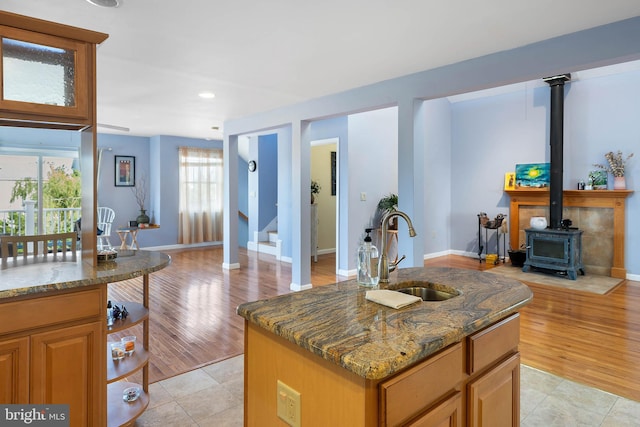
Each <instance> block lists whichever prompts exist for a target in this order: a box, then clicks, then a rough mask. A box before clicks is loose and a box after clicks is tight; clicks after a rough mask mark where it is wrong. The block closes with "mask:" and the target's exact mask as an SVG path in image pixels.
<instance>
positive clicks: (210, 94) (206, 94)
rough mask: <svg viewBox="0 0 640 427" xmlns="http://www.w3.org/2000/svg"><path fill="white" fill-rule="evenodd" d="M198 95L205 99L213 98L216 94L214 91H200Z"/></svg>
mask: <svg viewBox="0 0 640 427" xmlns="http://www.w3.org/2000/svg"><path fill="white" fill-rule="evenodd" d="M198 96H199V97H200V98H204V99H213V98H215V97H216V94H215V93H213V92H200V93H199V94H198Z"/></svg>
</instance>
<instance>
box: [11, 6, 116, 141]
mask: <svg viewBox="0 0 640 427" xmlns="http://www.w3.org/2000/svg"><path fill="white" fill-rule="evenodd" d="M106 38H107V35H106V34H102V33H97V32H93V31H87V30H82V29H78V28H72V27H68V26H64V25H60V24H55V23H50V22H46V21H40V20H35V19H31V18H28V17H23V16H20V15H15V14H11V13H6V12H5V13H3V14H2V15H0V39H1V42H0V52H1V53H2V61H0V62H1V64H0V78H1V81H2V82H3V85H2V86H1V90H0V111H1V112H2V122H3V123H4V124H9V125H15V124H16V123H20V124H21V125H22V124H24V123H28V124H29V126H32V127H47V128H53V129H73V130H79V129H82V128H83V127H85V126H90V125H93V124H94V121H95V120H94V117H93V115H94V114H93V113H94V109H95V107H94V106H95V84H94V76H95V44H97V43H101V42H103V41H104V40H105V39H106ZM29 74H32V76H30V75H29Z"/></svg>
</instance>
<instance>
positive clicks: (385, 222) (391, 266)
mask: <svg viewBox="0 0 640 427" xmlns="http://www.w3.org/2000/svg"><path fill="white" fill-rule="evenodd" d="M396 216H401V217H402V218H404V220H405V221H407V225H408V226H409V237H415V235H416V230H414V229H413V224H412V223H411V218H409V215H407V214H406V213H404V212H401V211H391V212H388V213H387V214H386V215H385V216H384V217H383V218H382V244H381V245H380V259H378V277H379V278H380V282H381V283H389V273H390V272H392V271H393V270H395V269H396V267H397V266H398V264H400V261H402V260H403V259H404V258H405V256H404V255H402V257H401V258H400V259H399V260H397V261H396V262H392V263H389V258H388V257H387V250H388V248H387V231H388V230H389V220H391V218H393V217H396Z"/></svg>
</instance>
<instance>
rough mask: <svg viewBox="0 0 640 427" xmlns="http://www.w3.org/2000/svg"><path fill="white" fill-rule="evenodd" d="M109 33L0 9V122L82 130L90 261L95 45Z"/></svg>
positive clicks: (86, 256)
mask: <svg viewBox="0 0 640 427" xmlns="http://www.w3.org/2000/svg"><path fill="white" fill-rule="evenodd" d="M107 37H108V35H107V34H104V33H99V32H95V31H90V30H85V29H82V28H77V27H71V26H68V25H63V24H58V23H55V22H49V21H44V20H41V19H35V18H31V17H28V16H22V15H18V14H14V13H10V12H4V11H0V83H1V84H0V126H19V127H31V128H44V129H66V130H80V131H82V133H81V138H80V140H81V142H80V148H81V149H80V153H81V156H80V169H81V170H82V171H83V174H82V211H81V216H82V224H83V225H84V226H83V227H82V258H83V261H84V262H87V263H89V264H91V265H94V266H95V265H97V258H96V233H95V229H96V211H97V208H98V206H97V202H96V199H97V197H96V194H97V177H96V171H97V167H96V164H97V157H98V155H97V154H98V153H97V132H96V126H97V114H96V45H97V44H99V43H102V42H103V41H105V40H106V39H107Z"/></svg>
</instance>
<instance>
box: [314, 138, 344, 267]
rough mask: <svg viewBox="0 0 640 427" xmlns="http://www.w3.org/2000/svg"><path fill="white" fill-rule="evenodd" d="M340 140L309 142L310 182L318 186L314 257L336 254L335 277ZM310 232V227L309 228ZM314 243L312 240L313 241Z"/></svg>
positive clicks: (338, 209) (337, 239)
mask: <svg viewBox="0 0 640 427" xmlns="http://www.w3.org/2000/svg"><path fill="white" fill-rule="evenodd" d="M339 142H340V140H339V138H327V139H318V140H315V141H311V156H310V157H311V161H310V164H311V169H310V171H311V181H312V182H313V181H315V182H317V183H318V185H319V186H320V192H319V193H318V194H316V195H315V196H316V197H315V203H316V205H317V212H318V222H317V236H318V237H317V253H318V254H319V255H322V254H327V253H335V254H336V266H335V268H336V269H335V271H336V274H337V273H338V270H339V267H338V261H339V259H340V256H339V248H340V245H339V241H340V240H339V238H338V237H339V233H340V230H339V224H340V221H339V218H340V203H339V200H340V185H339V183H340V179H339V170H340V167H339V162H340V160H339V158H340V156H339V155H338V153H339ZM312 228H313V227H312ZM312 240H313V237H312Z"/></svg>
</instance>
